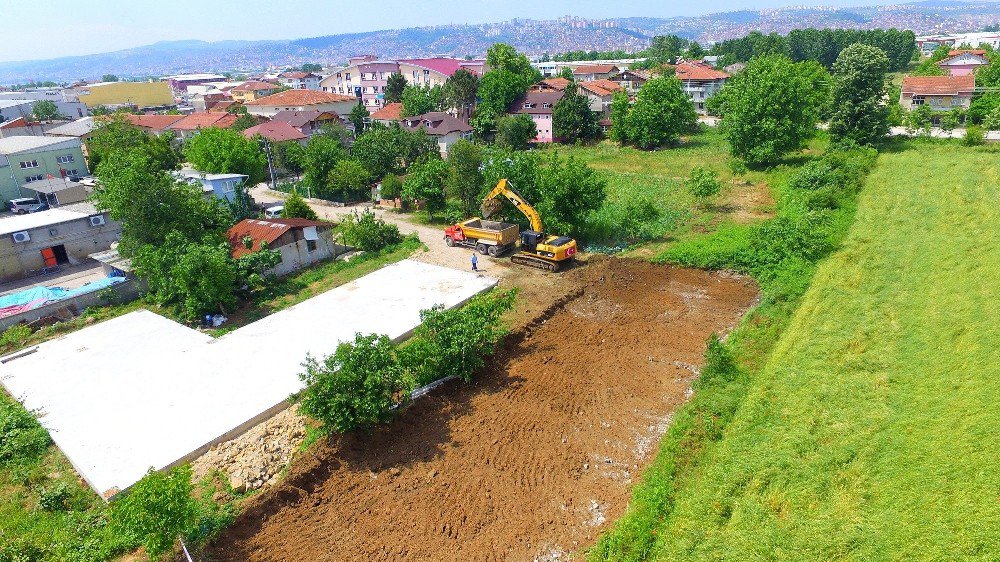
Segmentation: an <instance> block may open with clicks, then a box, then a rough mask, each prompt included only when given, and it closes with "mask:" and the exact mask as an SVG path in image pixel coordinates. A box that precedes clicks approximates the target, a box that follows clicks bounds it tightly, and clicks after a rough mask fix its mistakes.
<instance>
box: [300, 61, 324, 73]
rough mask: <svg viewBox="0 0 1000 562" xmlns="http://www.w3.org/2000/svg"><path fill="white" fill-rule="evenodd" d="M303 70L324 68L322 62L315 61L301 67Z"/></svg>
mask: <svg viewBox="0 0 1000 562" xmlns="http://www.w3.org/2000/svg"><path fill="white" fill-rule="evenodd" d="M299 69H300V70H302V72H320V71H321V70H323V65H322V64H316V63H314V62H307V63H305V64H303V65H302V66H300V67H299Z"/></svg>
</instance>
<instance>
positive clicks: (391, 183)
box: [381, 174, 403, 200]
mask: <svg viewBox="0 0 1000 562" xmlns="http://www.w3.org/2000/svg"><path fill="white" fill-rule="evenodd" d="M402 193H403V181H402V180H400V179H399V176H397V175H396V174H389V175H387V176H386V177H384V178H382V190H381V195H382V199H389V200H392V199H399V196H400V195H402Z"/></svg>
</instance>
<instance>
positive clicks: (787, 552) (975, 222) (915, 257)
mask: <svg viewBox="0 0 1000 562" xmlns="http://www.w3.org/2000/svg"><path fill="white" fill-rule="evenodd" d="M998 176H1000V159H998V158H997V154H996V152H994V151H990V150H989V149H986V148H979V149H972V148H967V147H963V146H960V145H959V144H957V143H953V144H946V143H935V142H927V141H910V142H906V143H900V144H897V145H895V146H893V147H890V148H889V149H888V150H887V151H885V152H884V153H883V154H882V156H881V157H880V159H879V163H878V165H877V167H876V169H875V170H874V172H873V173H872V174H871V175H870V176H869V178H868V181H867V184H866V187H865V189H864V191H863V192H862V194H861V196H860V198H859V201H858V210H857V214H856V221H855V223H854V225H853V227H852V228H851V229H850V231H849V233H848V235H847V237H846V239H845V240H844V242H843V244H842V246H841V248H840V250H839V251H837V252H836V253H835V254H833V255H832V256H830V257H828V258H827V259H826V260H824V261H823V262H821V264H820V266H819V268H818V270H817V271H816V273H815V275H814V276H813V279H812V284H811V285H810V287H809V289H808V290H807V292H806V293H805V295H804V296H803V297H802V299H801V301H800V305H799V306H798V308H797V310H796V312H795V313H794V315H793V316H792V318H791V320H790V321H789V322H788V324H787V328H786V329H784V331H783V332H782V333H781V336H780V338H779V339H778V341H777V343H776V345H775V346H774V348H773V351H772V352H771V353H770V355H769V356H768V357H767V359H766V362H765V363H764V365H763V368H762V369H760V371H759V372H758V373H755V375H754V377H753V378H752V380H751V381H750V382H749V384H748V390H747V393H746V397H745V398H744V399H742V401H741V402H740V403H739V406H738V407H737V408H736V409H735V412H734V414H733V416H732V420H731V421H730V422H729V423H728V424H726V425H725V427H724V430H723V431H722V432H721V435H719V436H718V438H717V440H715V441H714V442H710V443H708V444H707V445H705V447H704V449H703V450H701V451H700V453H699V454H698V456H697V457H696V459H694V460H691V459H679V460H676V461H675V462H678V463H679V462H684V463H687V464H686V468H687V470H680V471H679V472H678V473H679V474H680V476H679V477H678V478H677V480H676V481H675V482H674V483H673V486H675V489H674V490H672V491H671V494H672V495H671V498H670V501H669V502H667V503H668V509H665V510H664V511H663V512H661V513H660V514H659V515H656V514H648V513H647V514H640V515H645V517H642V516H639V517H637V516H636V515H635V513H632V514H631V515H630V516H626V518H625V519H623V521H622V522H620V523H619V525H618V531H620V532H621V531H622V529H625V530H627V531H628V532H629V533H632V534H631V535H629V534H628V533H624V532H622V534H620V535H618V537H617V538H618V539H619V541H620V539H622V538H624V537H628V536H632V537H638V536H645V537H654V539H653V541H652V542H651V547H652V548H651V549H649V550H645V549H643V550H642V551H639V552H636V551H634V550H633V551H630V550H629V548H628V547H627V545H625V544H622V543H621V542H619V543H617V544H616V543H615V542H614V539H612V540H610V541H606V542H605V543H603V544H602V547H603V548H602V549H600V554H599V556H597V557H599V558H602V559H603V558H609V559H658V560H858V561H862V560H865V561H867V560H996V559H1000V538H998V537H1000V471H998V470H997V459H1000V439H998V437H997V436H998V435H1000V409H998V404H1000V385H998V384H997V374H998V371H1000V368H998V367H997V364H998V360H1000V351H998V349H1000V307H998V306H997V302H1000V288H998V286H997V279H998V278H1000V251H998V250H997V248H998V242H1000V234H998V231H1000V211H998V207H997V203H996V202H997V199H998V197H1000V187H998V186H1000V177H998ZM745 329H747V327H746V326H744V328H741V330H745ZM750 329H751V330H752V329H753V327H752V326H751V327H750ZM722 411H725V410H724V409H723V410H722ZM681 421H682V422H684V421H685V420H684V418H683V417H682V419H681ZM675 423H678V422H675ZM685 423H687V422H685ZM666 443H667V442H665V444H666ZM670 453H671V451H670V450H662V451H661V457H662V456H663V455H669V454H670ZM663 462H665V461H663V460H662V459H658V460H657V463H659V464H662V463H663ZM654 480H655V479H654ZM658 485H659V484H658V483H657V482H655V481H650V480H649V478H647V481H646V482H644V483H643V484H640V486H639V488H638V489H637V496H636V497H637V498H639V499H642V498H644V497H645V496H649V495H656V494H657V493H659V492H658V490H661V489H662V488H658ZM637 503H648V502H645V500H644V501H639V502H637ZM633 542H634V541H633Z"/></svg>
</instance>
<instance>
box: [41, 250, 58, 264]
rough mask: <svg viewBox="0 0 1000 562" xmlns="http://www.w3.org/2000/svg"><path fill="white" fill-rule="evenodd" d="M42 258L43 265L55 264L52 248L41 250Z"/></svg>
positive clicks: (54, 254)
mask: <svg viewBox="0 0 1000 562" xmlns="http://www.w3.org/2000/svg"><path fill="white" fill-rule="evenodd" d="M42 259H43V260H45V267H55V266H56V253H55V251H54V250H53V249H52V248H45V249H44V250H42Z"/></svg>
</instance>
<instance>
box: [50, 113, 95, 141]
mask: <svg viewBox="0 0 1000 562" xmlns="http://www.w3.org/2000/svg"><path fill="white" fill-rule="evenodd" d="M94 127H95V124H94V118H93V117H84V118H83V119H77V120H76V121H73V122H72V123H66V124H65V125H59V126H58V127H53V128H52V129H49V130H48V131H47V132H46V133H45V134H47V135H52V136H56V137H82V136H83V135H86V134H89V133H90V132H91V131H93V130H94Z"/></svg>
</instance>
